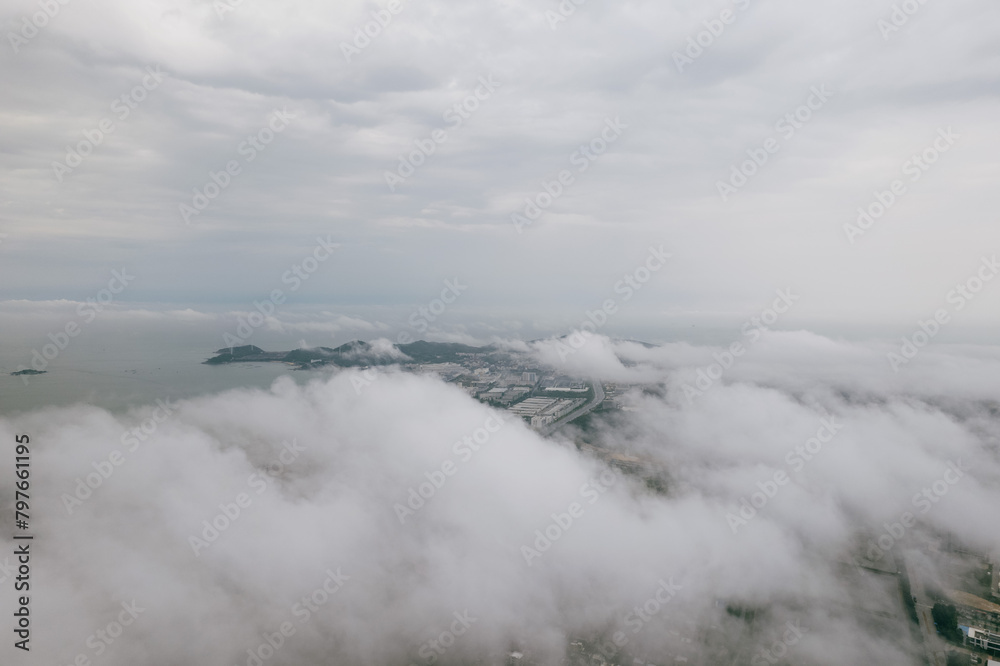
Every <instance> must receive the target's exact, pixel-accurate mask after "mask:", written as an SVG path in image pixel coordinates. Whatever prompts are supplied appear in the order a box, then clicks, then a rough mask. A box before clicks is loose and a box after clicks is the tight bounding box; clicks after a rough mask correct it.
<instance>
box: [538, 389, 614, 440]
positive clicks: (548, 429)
mask: <svg viewBox="0 0 1000 666" xmlns="http://www.w3.org/2000/svg"><path fill="white" fill-rule="evenodd" d="M590 386H591V387H592V388H593V389H594V397H593V398H592V399H591V401H590V402H588V403H587V404H586V405H581V406H580V407H579V408H578V409H575V410H574V411H572V412H570V413H569V414H567V415H566V416H564V417H562V418H561V419H557V420H555V421H553V422H552V423H550V424H548V425H547V426H545V427H543V428H540V429H539V430H538V432H539V434H541V435H543V436H546V437H547V436H548V435H551V434H552V433H553V432H555V431H556V430H558V429H559V428H560V427H561V426H563V425H565V424H566V423H569V422H570V421H572V420H574V419H578V418H580V417H581V416H583V415H584V414H589V413H590V412H592V411H593V410H594V408H595V407H597V406H598V405H599V404H601V403H602V402H604V386H603V384H602V383H601V382H599V381H593V382H591V383H590Z"/></svg>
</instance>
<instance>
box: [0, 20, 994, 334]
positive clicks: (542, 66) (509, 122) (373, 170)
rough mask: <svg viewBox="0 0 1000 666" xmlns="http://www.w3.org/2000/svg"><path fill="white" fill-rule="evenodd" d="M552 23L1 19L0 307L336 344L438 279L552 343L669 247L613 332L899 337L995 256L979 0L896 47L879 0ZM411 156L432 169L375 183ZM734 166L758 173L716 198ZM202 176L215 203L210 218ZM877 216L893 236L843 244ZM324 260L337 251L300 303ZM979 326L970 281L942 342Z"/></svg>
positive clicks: (986, 49)
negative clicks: (267, 314)
mask: <svg viewBox="0 0 1000 666" xmlns="http://www.w3.org/2000/svg"><path fill="white" fill-rule="evenodd" d="M53 2H55V0H53ZM562 6H563V7H564V10H563V11H564V12H565V8H575V10H574V11H573V13H572V14H570V15H568V16H563V15H561V14H559V13H558V12H559V11H560V9H559V7H560V6H559V5H558V4H557V3H556V2H554V0H543V1H542V2H540V3H539V2H521V1H519V0H499V1H498V0H490V1H487V2H476V3H443V2H438V1H436V0H424V1H423V2H409V1H404V2H402V3H401V4H400V5H396V4H395V3H394V4H393V8H394V9H397V10H398V12H397V13H395V14H393V13H391V12H389V11H388V9H387V7H388V5H387V4H386V3H376V2H368V3H363V2H354V1H351V0H338V1H337V2H317V1H309V0H303V1H302V2H296V3H291V4H290V3H284V2H273V1H268V0H244V1H243V2H242V3H240V4H238V5H235V6H230V5H223V4H222V3H221V2H216V3H212V2H207V1H205V2H187V1H169V0H157V1H150V2H141V3H135V2H122V1H120V0H94V1H91V2H80V1H78V0H69V1H68V2H67V3H66V4H64V5H63V4H58V3H56V4H54V5H53V7H56V8H57V11H55V15H54V16H52V17H51V18H48V17H47V16H45V15H44V14H39V13H38V12H41V11H42V10H41V9H40V5H39V4H38V3H36V2H28V1H14V2H7V3H5V4H4V10H3V14H2V17H0V22H2V26H3V32H4V34H5V37H4V42H5V43H4V45H3V48H2V49H0V52H2V53H3V55H2V56H0V57H2V64H0V77H2V85H3V90H4V94H3V96H2V99H0V112H2V114H3V115H2V118H3V125H4V130H5V131H4V132H3V133H2V135H0V141H2V144H0V146H2V147H0V160H2V167H3V172H4V178H3V181H2V188H3V190H2V192H0V234H4V236H3V237H2V244H0V300H6V301H14V300H22V299H23V300H28V301H49V300H54V299H69V300H84V299H86V298H88V297H93V296H94V295H95V294H96V293H97V292H98V291H99V290H100V289H101V288H102V287H104V286H106V285H107V283H108V281H109V280H110V279H111V277H112V273H111V271H112V270H113V269H114V270H121V269H122V268H126V269H127V270H128V271H130V272H131V273H132V274H134V275H135V276H136V277H135V280H134V282H132V283H130V285H129V286H128V289H127V291H126V292H125V293H123V294H120V295H119V296H118V297H117V298H116V300H117V301H119V302H125V303H128V302H132V303H142V304H144V306H143V307H145V308H147V309H165V310H166V309H171V308H177V306H182V307H183V308H191V309H193V310H195V311H206V312H207V311H219V309H220V308H224V307H230V306H231V307H243V308H246V307H248V306H250V304H251V303H252V301H254V300H260V299H265V298H267V297H268V295H269V294H270V293H271V292H272V290H274V289H283V290H284V293H285V295H286V296H287V297H288V307H292V306H303V307H304V306H315V307H316V308H317V312H326V313H327V314H326V315H322V316H323V317H326V318H327V320H328V321H332V320H335V319H336V318H337V317H343V316H348V317H352V316H362V315H361V314H359V313H362V311H364V310H365V309H368V311H371V309H373V308H401V309H402V310H401V311H402V312H403V313H404V314H405V313H406V312H408V310H407V309H406V308H411V307H413V306H417V305H420V304H427V303H429V302H430V301H431V300H432V299H434V298H436V297H437V296H438V295H439V294H440V292H441V290H442V288H443V284H444V281H445V280H446V279H448V280H452V279H456V278H457V279H458V280H460V282H461V283H462V284H465V285H468V288H467V290H466V291H465V292H464V293H463V294H462V296H461V300H460V302H459V303H457V304H456V305H455V306H454V308H453V309H454V314H453V316H454V318H455V320H456V321H459V320H463V319H464V320H466V321H468V320H475V319H476V318H477V317H479V316H481V315H482V313H489V314H490V316H494V317H499V318H500V320H501V321H504V319H503V318H504V317H508V318H509V321H510V322H511V328H512V329H517V328H518V327H519V326H522V325H523V324H524V321H525V320H531V318H532V317H537V316H547V317H552V318H554V319H553V321H556V320H558V321H557V323H553V325H552V326H553V330H558V328H559V327H560V326H563V325H565V324H572V323H574V322H577V321H579V319H580V317H581V316H582V314H583V313H584V311H585V310H588V309H594V308H597V307H600V306H601V304H602V303H603V302H604V301H605V300H606V299H609V298H614V299H617V303H618V304H619V305H624V303H623V297H622V296H621V295H616V291H615V286H616V284H617V283H618V281H619V280H621V279H622V278H623V276H624V275H625V274H633V272H634V271H635V270H636V269H637V268H638V267H640V266H643V265H645V262H646V261H647V257H648V255H649V248H650V247H651V246H652V247H654V248H659V247H660V246H662V247H663V249H664V250H665V251H666V252H667V253H669V254H671V255H672V256H671V257H670V259H669V260H668V261H667V262H666V265H665V266H664V267H663V269H662V270H659V271H656V272H654V273H653V274H652V277H651V278H650V279H649V282H648V283H646V284H645V285H644V288H643V290H641V291H637V292H636V293H635V298H633V299H630V301H629V302H628V304H627V308H626V309H627V310H628V313H629V314H628V316H629V317H635V318H643V319H644V321H646V322H647V323H650V324H651V325H655V324H656V323H657V322H662V323H663V324H664V325H666V324H668V323H669V324H670V325H676V326H686V325H688V323H689V322H690V323H702V322H704V321H706V320H710V319H711V318H713V317H720V318H722V319H726V320H727V321H735V322H737V323H738V322H739V321H742V320H743V319H745V318H747V317H749V316H752V315H754V314H755V313H759V312H760V310H761V309H762V308H763V307H766V306H767V305H768V304H769V303H770V302H771V301H772V300H773V298H774V292H775V290H776V289H784V288H791V289H792V290H793V291H794V292H795V293H796V294H798V295H799V296H800V297H801V300H800V301H798V303H797V304H796V306H795V312H794V313H792V314H791V315H790V316H789V318H788V320H787V321H786V322H784V323H785V324H786V325H789V326H792V325H795V324H796V322H798V325H801V326H803V327H807V328H812V329H814V330H819V331H821V332H824V331H828V330H831V329H832V328H834V327H836V326H849V325H856V324H861V323H864V324H868V325H873V324H874V325H885V326H894V327H900V326H901V327H904V328H911V327H912V326H913V325H914V324H915V322H916V320H917V318H926V317H929V316H932V315H933V313H934V312H935V310H937V309H939V308H941V307H946V303H947V300H946V299H947V296H948V293H949V291H950V290H952V289H954V288H955V287H956V285H958V284H964V283H965V282H966V280H968V279H969V278H970V277H974V276H975V275H976V271H977V270H979V266H980V265H981V261H982V258H983V257H984V256H986V257H990V256H992V255H993V253H995V252H997V251H1000V228H998V225H997V224H996V222H997V220H996V210H997V204H998V200H1000V188H997V186H996V183H997V179H998V178H1000V162H998V158H997V155H998V154H1000V131H998V130H997V127H996V118H997V117H998V114H1000V105H998V103H997V102H998V99H997V98H998V93H1000V86H998V80H1000V79H998V75H1000V40H998V39H997V27H996V26H997V25H998V19H1000V7H998V6H997V5H996V3H995V2H991V1H990V0H959V1H956V2H948V3H945V2H930V3H926V4H924V5H918V4H917V3H916V2H915V1H914V4H913V7H909V5H908V8H910V9H911V10H912V9H914V8H918V9H917V11H916V12H915V13H913V14H912V15H906V14H903V13H897V15H896V16H895V22H896V23H898V24H901V25H899V26H898V29H896V27H897V26H896V25H894V24H893V23H892V21H893V20H894V18H893V4H892V3H891V2H889V1H888V0H879V1H877V2H862V1H861V0H846V1H843V2H838V3H797V2H790V1H787V0H770V1H769V2H757V0H739V1H738V2H717V1H713V2H697V3H696V2H691V1H684V0H675V1H670V2H664V1H659V2H599V1H598V0H590V1H589V2H584V4H582V5H579V6H577V5H574V4H572V3H571V2H570V0H566V2H564V3H563V5H562ZM50 11H51V10H50ZM373 12H382V14H381V16H382V21H383V22H385V23H386V25H385V26H384V27H383V26H380V25H378V24H376V23H374V21H375V19H373V14H372V13H373ZM36 15H37V16H36ZM32 17H34V18H32ZM557 19H565V20H557ZM904 19H905V20H904ZM723 20H725V21H728V22H723ZM880 21H881V24H880ZM706 22H707V23H706ZM33 24H39V25H41V24H44V25H42V27H41V28H39V29H37V30H35V25H33ZM366 24H368V29H369V32H371V33H375V36H374V37H371V38H368V37H365V36H364V35H363V32H362V33H359V32H358V31H359V29H360V30H362V31H363V30H364V28H365V26H366ZM712 31H714V32H715V33H718V34H712ZM36 33H37V34H36ZM699 33H700V34H699ZM359 35H361V37H359ZM689 39H690V40H692V41H689ZM699 40H700V41H701V43H702V44H707V46H702V47H693V46H691V44H697V42H698V41H699ZM345 45H348V46H345ZM361 47H363V48H361ZM699 49H700V51H699ZM682 55H683V57H681V56H682ZM685 58H687V59H685ZM151 72H154V73H155V72H161V73H160V74H157V75H156V76H153V74H151ZM483 82H485V84H484V83H483ZM486 84H488V85H486ZM144 85H145V87H144ZM137 86H138V88H137ZM477 92H478V94H479V99H476V97H475V95H476V93H477ZM123 96H124V97H125V98H126V99H125V100H122V97H123ZM470 96H472V97H470ZM140 98H141V99H140ZM116 99H117V100H118V101H117V102H115V100H116ZM463 102H464V103H465V105H466V106H465V109H466V110H463V111H462V114H463V115H466V116H468V117H467V118H464V117H462V116H460V115H458V114H457V113H456V112H455V111H450V112H449V109H452V108H453V107H454V106H455V105H456V104H460V105H461V104H463ZM805 104H812V107H813V108H812V109H809V108H808V107H804V106H803V105H805ZM132 106H134V107H135V108H131V107H132ZM470 108H473V109H474V110H472V111H468V109H470ZM126 111H127V112H128V113H127V116H126V115H125V112H126ZM275 111H281V112H282V115H281V116H280V117H278V118H275V117H274V113H275ZM796 113H798V114H799V115H798V120H796V119H795V114H796ZM786 114H792V118H791V121H788V120H786V121H784V122H783V124H781V125H778V123H779V121H781V120H782V118H784V117H785V116H786ZM102 121H104V124H103V127H104V128H108V127H111V128H112V129H113V132H111V133H107V134H105V133H104V131H103V130H102V129H101V127H102ZM459 121H461V122H460V124H459ZM269 124H270V127H271V129H279V130H280V131H275V132H273V133H270V134H269V132H270V130H268V129H267V128H268V126H269ZM435 130H443V131H444V132H445V135H444V138H445V141H444V142H443V143H440V144H436V143H435V142H434V140H433V138H432V137H433V136H435V135H434V134H433V133H434V131H435ZM602 132H603V133H604V138H603V139H600V140H597V141H594V140H595V139H599V137H601V136H602ZM88 136H89V137H90V138H89V139H88V138H87V137H88ZM251 136H260V140H261V141H266V140H268V139H270V143H267V144H266V145H265V144H263V143H259V144H258V145H259V147H260V149H259V150H258V149H257V148H254V147H253V146H252V143H245V142H247V141H248V137H251ZM436 136H437V137H439V138H440V137H441V136H442V135H441V134H440V133H439V134H437V135H436ZM944 137H947V138H944ZM97 139H99V143H98V141H97ZM611 139H613V140H611ZM255 140H256V139H255ZM605 140H607V143H602V142H604V141H605ZM415 141H420V142H422V143H423V144H424V145H425V146H427V145H434V153H433V154H432V155H430V156H429V157H426V158H423V156H418V160H417V161H423V164H422V165H420V166H419V167H417V168H416V169H415V170H414V172H413V174H412V175H409V176H408V177H406V178H402V179H401V182H400V181H395V179H391V180H393V181H394V182H393V183H392V187H391V188H390V185H389V184H388V183H387V178H386V173H387V172H392V173H396V174H397V175H398V174H399V173H400V172H399V171H397V169H398V168H399V165H400V156H401V155H402V156H404V157H405V156H407V155H409V154H410V153H411V152H412V151H414V150H416V145H415V143H414V142H415ZM592 141H593V143H592ZM935 141H937V148H936V149H935V148H933V146H934V145H935ZM81 142H82V144H83V145H82V147H81V145H80V144H81ZM90 143H97V144H98V145H94V146H92V147H91V146H90ZM584 145H592V146H593V150H595V151H600V150H603V154H601V155H600V156H597V155H596V154H595V155H594V157H595V159H593V161H591V160H590V159H588V158H586V157H582V153H579V152H578V151H580V149H581V146H584ZM768 146H770V148H771V150H772V152H770V153H768V152H767V151H766V150H765V148H767V147H768ZM67 148H72V149H73V150H74V151H77V152H90V154H89V155H86V156H83V157H82V159H81V160H80V161H79V162H78V161H77V158H76V157H75V156H74V155H68V154H67ZM925 149H927V150H928V153H927V157H928V159H930V158H933V160H934V163H933V164H925V165H924V166H925V167H926V168H921V167H919V166H916V165H915V164H914V163H912V162H911V163H909V164H908V165H907V164H906V163H907V161H908V160H910V159H911V157H912V156H914V155H917V156H920V155H922V154H924V151H925ZM747 151H751V152H752V154H755V155H757V157H758V161H761V156H764V157H766V160H767V161H766V162H765V163H763V164H762V165H760V166H757V165H754V164H750V165H748V166H744V167H743V168H744V169H745V170H747V171H751V172H755V173H753V175H752V176H750V177H749V178H746V179H745V180H746V182H745V184H741V186H739V187H734V188H733V189H732V190H727V191H725V192H720V187H719V183H720V182H726V183H729V184H733V183H734V182H735V183H737V184H740V183H742V180H741V179H740V178H739V177H737V178H736V180H735V181H732V180H730V179H731V177H732V169H733V167H734V166H739V165H742V164H743V163H744V162H745V161H746V160H748V159H750V155H748V152H747ZM251 155H253V159H252V160H250V159H249V158H250V156H251ZM420 158H423V159H420ZM57 162H58V163H61V164H62V165H64V166H65V167H66V168H63V167H60V166H56V164H55V163H57ZM229 162H234V163H235V165H232V166H234V169H233V171H238V173H237V174H236V175H232V176H230V175H229V174H225V173H224V171H225V168H226V165H227V163H229ZM74 164H75V165H76V166H73V165H74ZM584 166H586V169H585V170H584V169H583V168H584ZM563 170H565V171H566V172H567V173H566V174H564V176H565V177H566V182H567V183H568V184H565V185H559V187H561V188H562V190H563V191H562V193H561V194H560V195H559V196H557V197H555V200H554V201H553V202H552V203H551V205H548V206H547V208H546V209H545V210H544V211H543V212H542V214H541V215H540V216H538V217H537V219H535V220H533V221H532V223H531V224H530V225H520V226H518V225H515V224H514V223H513V222H512V214H513V213H520V214H522V215H523V214H524V213H525V210H524V209H525V206H526V204H525V199H526V198H528V197H531V198H532V199H537V197H538V195H539V193H542V192H544V189H543V181H546V182H549V183H553V182H558V178H559V174H560V172H561V171H563ZM210 172H214V173H216V174H222V175H217V180H218V181H220V182H223V183H228V185H227V186H225V187H222V188H221V192H219V193H218V195H217V196H214V197H213V198H211V200H208V199H206V200H205V201H204V202H202V201H201V200H200V199H199V198H197V197H196V196H195V190H199V191H201V192H202V193H205V190H206V185H208V186H209V188H208V189H209V193H211V194H215V190H213V189H212V188H213V186H212V180H211V177H210ZM403 173H404V175H405V174H407V173H408V171H407V170H405V169H404V170H403ZM896 179H898V180H899V181H900V182H899V184H898V186H899V189H898V193H897V194H891V187H892V183H893V181H894V180H896ZM550 188H552V189H556V188H555V187H554V186H552V185H550ZM876 191H878V192H885V193H886V194H883V195H882V197H883V200H884V201H888V198H889V197H893V198H894V201H893V202H892V204H891V205H889V206H888V211H887V212H885V214H884V215H883V216H882V217H880V218H878V219H875V220H873V223H872V224H870V225H869V226H868V228H867V229H866V230H865V229H861V230H860V231H858V230H855V231H854V232H852V231H851V230H850V229H845V225H847V224H855V223H856V221H857V219H858V208H859V207H864V208H866V209H867V208H870V207H872V206H873V204H874V205H875V208H874V210H875V211H876V212H877V211H878V203H877V202H878V199H877V197H876ZM724 198H725V199H726V200H725V201H724V200H723V199H724ZM542 202H544V203H546V204H547V203H548V201H546V200H545V197H542ZM205 203H207V204H208V205H207V207H204V209H203V210H197V209H196V205H200V204H205ZM182 204H184V205H185V206H189V207H191V208H188V209H186V210H187V213H185V212H184V209H182V208H181V205H182ZM317 238H322V239H324V241H325V242H326V243H328V244H331V243H332V244H336V245H337V249H336V250H335V251H334V252H333V256H332V257H331V258H330V259H329V260H327V261H323V262H317V263H316V264H314V266H318V268H317V270H316V271H315V273H313V274H311V275H310V280H308V281H304V282H302V285H301V288H300V289H297V290H294V292H293V291H292V290H291V289H290V284H291V283H290V282H289V281H283V280H282V276H283V275H284V274H285V272H286V271H288V270H289V269H290V268H291V267H292V266H293V265H300V264H302V262H303V260H304V259H305V258H306V257H309V256H311V255H313V251H314V248H315V246H316V244H317ZM640 277H645V275H641V276H640ZM973 286H975V285H973ZM617 293H618V294H621V293H622V292H621V291H619V292H617ZM998 305H1000V282H998V283H997V284H989V283H988V284H987V285H986V286H985V287H983V290H982V292H981V293H979V294H978V295H977V296H976V298H975V299H974V301H973V302H972V303H971V304H970V305H969V307H968V308H965V309H964V311H963V312H962V313H961V316H960V317H959V316H956V317H955V322H954V326H953V328H952V330H955V331H959V330H963V329H964V328H969V329H970V330H971V329H972V328H974V327H980V328H981V327H984V326H989V325H992V324H994V323H995V321H996V320H995V313H996V311H997V306H998ZM19 307H20V306H19ZM947 307H949V309H950V308H951V306H947ZM377 319H378V317H373V318H372V321H373V322H374V321H375V320H377ZM563 322H565V324H563ZM376 325H377V323H376ZM498 328H502V325H501V326H498ZM498 332H499V331H498ZM515 334H516V332H515Z"/></svg>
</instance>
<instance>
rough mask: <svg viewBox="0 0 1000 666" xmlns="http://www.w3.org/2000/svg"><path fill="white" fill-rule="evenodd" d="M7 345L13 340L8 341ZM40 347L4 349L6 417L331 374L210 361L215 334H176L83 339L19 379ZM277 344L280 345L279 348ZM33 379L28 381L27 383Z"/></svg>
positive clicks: (1, 387)
mask: <svg viewBox="0 0 1000 666" xmlns="http://www.w3.org/2000/svg"><path fill="white" fill-rule="evenodd" d="M5 342H6V341H5ZM43 342H45V340H44V338H43V339H42V340H37V338H36V342H35V343H34V344H33V346H25V345H23V344H20V345H15V344H4V345H3V346H2V347H0V414H2V415H9V414H13V413H17V412H24V411H30V410H33V409H38V408H41V407H48V406H64V405H71V404H74V403H86V404H90V405H95V406H98V407H103V408H105V409H109V410H112V411H115V412H120V411H124V410H127V409H128V408H130V407H134V406H139V405H144V404H150V403H154V402H155V401H156V400H157V399H158V398H171V399H179V398H190V397H194V396H197V395H203V394H206V393H217V392H220V391H224V390H227V389H232V388H237V387H260V388H266V387H268V386H270V385H271V383H272V382H274V380H275V379H277V378H278V377H280V376H283V375H287V376H289V377H292V378H293V379H294V380H295V381H296V382H299V383H302V382H306V381H308V380H310V379H313V378H316V377H320V376H323V375H322V374H321V371H298V370H294V369H293V368H292V367H291V366H287V365H284V364H282V363H261V364H242V363H238V364H233V365H222V366H210V365H204V364H203V361H204V360H205V359H206V358H207V357H208V356H210V355H211V352H212V351H213V350H214V349H215V348H216V347H217V346H218V344H217V341H216V340H215V339H214V338H213V339H207V340H206V339H201V340H200V344H199V341H195V340H178V339H176V338H172V337H169V336H149V337H146V336H136V337H133V336H112V337H111V338H109V337H108V336H106V335H105V336H103V338H102V340H101V341H100V342H95V341H84V340H83V339H82V336H81V338H80V339H78V340H74V343H73V345H71V346H70V347H68V348H67V349H66V350H64V351H62V352H60V354H59V355H58V356H57V357H56V358H55V359H54V360H52V361H51V362H50V363H49V366H48V368H47V369H46V370H47V371H46V374H44V375H35V376H29V377H13V376H11V375H10V374H9V373H10V372H12V371H14V370H16V369H17V368H18V367H19V366H25V365H29V364H30V362H31V350H32V349H40V347H41V344H42V343H43ZM275 348H276V349H277V348H278V347H275ZM25 380H27V381H25Z"/></svg>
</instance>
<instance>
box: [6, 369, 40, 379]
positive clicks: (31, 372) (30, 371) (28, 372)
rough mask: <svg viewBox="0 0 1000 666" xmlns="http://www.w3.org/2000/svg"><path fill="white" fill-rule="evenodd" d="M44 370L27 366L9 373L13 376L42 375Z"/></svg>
mask: <svg viewBox="0 0 1000 666" xmlns="http://www.w3.org/2000/svg"><path fill="white" fill-rule="evenodd" d="M46 372H47V371H46V370H33V369H31V368H28V369H27V370H18V371H17V372H12V373H10V374H11V375H13V376H14V377H20V376H21V375H44V374H45V373H46Z"/></svg>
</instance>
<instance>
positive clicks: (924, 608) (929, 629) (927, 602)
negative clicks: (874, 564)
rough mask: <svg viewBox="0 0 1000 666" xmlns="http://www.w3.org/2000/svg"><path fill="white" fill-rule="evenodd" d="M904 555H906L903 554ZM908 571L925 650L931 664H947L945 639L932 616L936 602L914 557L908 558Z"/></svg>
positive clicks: (941, 665) (932, 665)
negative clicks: (939, 633)
mask: <svg viewBox="0 0 1000 666" xmlns="http://www.w3.org/2000/svg"><path fill="white" fill-rule="evenodd" d="M902 557H905V555H904V556H902ZM906 571H907V573H908V574H909V576H910V593H911V594H912V595H913V596H914V597H916V599H917V601H916V607H917V619H918V620H920V632H921V634H923V637H924V652H925V653H926V656H927V663H928V664H930V666H945V661H946V656H945V655H946V652H947V651H946V649H945V644H944V641H942V640H941V638H940V637H939V636H938V633H937V629H935V628H934V619H933V618H932V617H931V608H933V607H934V602H933V601H932V600H931V598H930V597H929V596H927V591H926V590H925V589H924V582H923V576H922V575H921V571H920V569H919V568H918V567H917V566H916V564H915V563H914V561H913V559H912V558H906Z"/></svg>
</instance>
